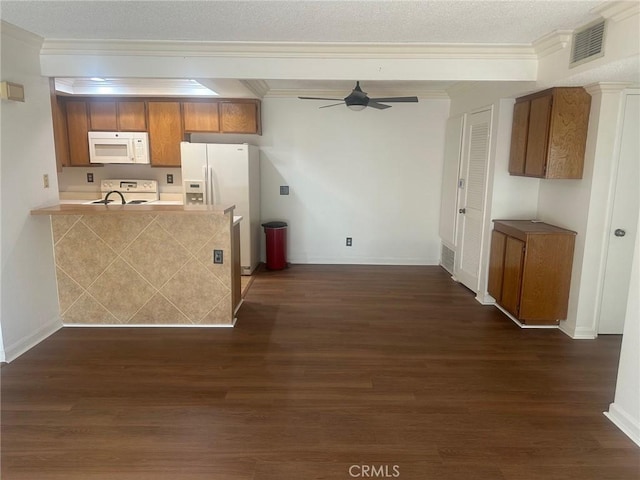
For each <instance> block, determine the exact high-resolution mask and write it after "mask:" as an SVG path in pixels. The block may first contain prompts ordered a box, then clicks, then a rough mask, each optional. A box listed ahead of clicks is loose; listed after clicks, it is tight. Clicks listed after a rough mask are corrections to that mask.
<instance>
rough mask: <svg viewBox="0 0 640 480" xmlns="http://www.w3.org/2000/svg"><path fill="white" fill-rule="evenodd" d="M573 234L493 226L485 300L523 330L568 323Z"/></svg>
mask: <svg viewBox="0 0 640 480" xmlns="http://www.w3.org/2000/svg"><path fill="white" fill-rule="evenodd" d="M575 236H576V232H573V231H571V230H566V229H564V228H560V227H556V226H553V225H549V224H547V223H543V222H535V221H531V220H494V227H493V232H492V234H491V253H490V259H489V283H488V290H489V294H490V295H491V296H492V297H493V298H495V299H496V302H497V303H498V305H500V306H501V307H502V308H504V309H505V310H506V311H507V312H509V313H510V314H511V315H513V316H514V317H515V318H517V319H518V320H519V321H520V322H522V323H524V324H527V325H554V324H557V323H558V321H559V320H564V319H566V318H567V308H568V303H569V286H570V283H571V268H572V265H573V249H574V245H575Z"/></svg>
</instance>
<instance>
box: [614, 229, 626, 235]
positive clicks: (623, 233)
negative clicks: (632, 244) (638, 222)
mask: <svg viewBox="0 0 640 480" xmlns="http://www.w3.org/2000/svg"><path fill="white" fill-rule="evenodd" d="M613 234H614V235H615V236H616V237H624V236H625V235H626V234H627V232H626V231H624V230H622V229H621V228H616V230H615V232H613Z"/></svg>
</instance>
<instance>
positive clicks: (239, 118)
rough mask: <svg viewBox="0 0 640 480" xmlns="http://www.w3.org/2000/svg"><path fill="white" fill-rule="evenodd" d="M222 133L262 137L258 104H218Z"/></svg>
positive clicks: (253, 102)
mask: <svg viewBox="0 0 640 480" xmlns="http://www.w3.org/2000/svg"><path fill="white" fill-rule="evenodd" d="M220 131H221V132H222V133H257V134H258V135H262V127H261V122H260V103H259V102H257V101H245V102H239V101H234V102H227V101H223V102H221V103H220Z"/></svg>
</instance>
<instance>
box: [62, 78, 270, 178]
mask: <svg viewBox="0 0 640 480" xmlns="http://www.w3.org/2000/svg"><path fill="white" fill-rule="evenodd" d="M54 92H55V91H54ZM51 101H52V112H53V117H54V118H53V120H54V136H55V142H56V161H57V163H58V168H59V169H61V168H62V166H89V165H90V163H89V142H88V138H87V137H88V135H87V134H88V132H90V131H97V132H103V131H104V132H148V133H149V150H150V154H151V165H152V166H162V167H179V166H180V142H181V141H182V140H183V138H184V134H185V133H187V134H189V133H248V134H258V135H261V134H262V122H261V119H260V100H255V99H233V100H231V99H219V98H215V99H213V98H177V97H175V98H174V97H161V98H152V97H135V98H133V97H126V98H123V97H108V98H107V97H104V98H102V97H101V98H98V97H70V96H64V95H58V96H57V97H56V96H55V93H52V100H51Z"/></svg>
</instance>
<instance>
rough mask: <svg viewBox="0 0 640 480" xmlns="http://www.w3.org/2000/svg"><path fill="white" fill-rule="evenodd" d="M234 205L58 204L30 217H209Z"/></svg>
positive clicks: (231, 208)
mask: <svg viewBox="0 0 640 480" xmlns="http://www.w3.org/2000/svg"><path fill="white" fill-rule="evenodd" d="M234 208H235V205H225V206H220V205H167V204H160V205H157V204H150V205H119V204H115V205H83V204H75V203H73V204H66V203H63V204H60V205H53V206H51V207H43V208H38V209H35V210H31V215H111V214H114V213H119V214H122V213H126V214H132V215H136V214H148V213H157V214H166V213H180V214H187V215H211V214H214V213H217V214H225V213H229V212H231V211H233V209H234Z"/></svg>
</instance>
